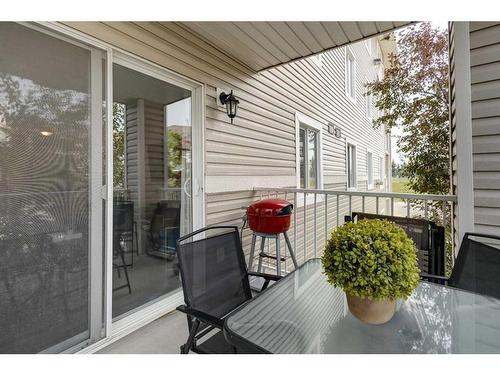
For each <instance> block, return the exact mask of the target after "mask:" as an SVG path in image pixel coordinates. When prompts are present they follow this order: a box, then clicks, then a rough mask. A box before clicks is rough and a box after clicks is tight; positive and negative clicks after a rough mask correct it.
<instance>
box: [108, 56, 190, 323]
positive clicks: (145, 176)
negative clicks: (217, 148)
mask: <svg viewBox="0 0 500 375" xmlns="http://www.w3.org/2000/svg"><path fill="white" fill-rule="evenodd" d="M113 85H114V86H113V97H114V100H115V102H116V103H120V106H122V107H123V108H124V114H125V115H124V119H123V120H121V121H122V122H124V128H125V133H126V135H125V145H124V148H125V161H124V163H123V164H115V170H116V169H117V168H124V170H123V174H124V179H125V182H126V187H127V191H126V194H125V199H122V198H121V197H120V196H118V195H117V196H116V197H115V201H114V209H113V214H114V220H113V267H114V268H113V312H112V316H113V318H116V319H118V318H120V317H123V316H125V315H126V314H129V313H130V312H132V311H135V309H137V308H141V307H142V306H144V305H146V304H149V303H151V302H152V301H155V300H156V299H158V298H161V297H162V296H164V295H166V294H167V293H170V292H172V291H174V290H176V289H177V288H179V286H180V282H179V275H178V268H177V258H176V252H175V244H176V241H177V239H178V238H179V236H182V235H184V234H187V233H189V232H191V231H192V225H191V223H192V217H191V213H192V201H191V196H192V193H191V191H192V185H191V170H192V169H191V168H192V164H191V163H192V162H191V131H192V127H191V112H192V101H191V92H190V91H188V90H184V89H182V88H180V87H178V86H175V85H173V84H170V83H168V82H165V81H163V80H159V79H157V78H154V77H151V76H149V75H146V74H143V73H141V72H138V71H135V70H133V69H130V68H127V67H125V66H122V65H119V64H116V63H115V64H113ZM139 127H140V128H139ZM139 137H140V138H139ZM138 143H139V144H142V145H143V148H142V150H141V149H140V148H138V147H137V144H138ZM138 171H139V172H140V173H138Z"/></svg>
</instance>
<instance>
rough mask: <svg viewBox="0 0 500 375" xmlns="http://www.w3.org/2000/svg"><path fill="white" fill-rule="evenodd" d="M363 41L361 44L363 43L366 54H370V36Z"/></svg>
mask: <svg viewBox="0 0 500 375" xmlns="http://www.w3.org/2000/svg"><path fill="white" fill-rule="evenodd" d="M363 42H364V43H363V44H364V45H365V48H366V50H367V51H368V55H369V56H371V55H372V45H373V43H372V40H371V38H370V39H365V40H364V41H363Z"/></svg>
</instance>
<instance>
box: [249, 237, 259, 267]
mask: <svg viewBox="0 0 500 375" xmlns="http://www.w3.org/2000/svg"><path fill="white" fill-rule="evenodd" d="M256 239H257V236H256V235H255V233H254V234H252V246H251V247H250V258H248V270H249V271H251V270H252V265H253V257H254V254H255V241H256Z"/></svg>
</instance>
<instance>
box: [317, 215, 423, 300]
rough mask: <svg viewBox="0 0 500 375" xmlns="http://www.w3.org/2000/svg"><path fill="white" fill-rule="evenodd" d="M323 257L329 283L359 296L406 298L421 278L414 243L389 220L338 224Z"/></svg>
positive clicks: (380, 298) (378, 298) (347, 292)
mask: <svg viewBox="0 0 500 375" xmlns="http://www.w3.org/2000/svg"><path fill="white" fill-rule="evenodd" d="M321 260H322V263H323V268H324V273H325V275H326V276H327V279H328V282H329V283H330V284H333V285H334V286H337V287H340V288H342V289H343V290H344V291H345V292H346V294H350V295H353V296H357V297H359V298H368V299H370V300H375V301H381V300H384V299H386V298H388V299H393V300H395V299H398V298H401V299H406V298H408V297H409V296H410V295H411V293H412V291H413V290H414V289H415V288H416V287H417V284H418V281H419V273H420V270H419V268H418V264H417V249H416V247H415V243H414V242H413V241H412V240H411V239H410V238H409V237H408V235H407V234H406V233H405V231H404V230H403V229H402V228H400V227H398V226H397V225H396V224H394V223H392V222H390V221H387V220H379V219H375V220H368V219H365V220H360V221H358V222H357V223H352V222H350V223H346V224H344V225H342V226H340V227H338V228H337V229H336V230H335V231H333V232H332V234H331V236H330V239H329V240H328V242H327V244H326V248H325V252H324V254H323V256H322V258H321Z"/></svg>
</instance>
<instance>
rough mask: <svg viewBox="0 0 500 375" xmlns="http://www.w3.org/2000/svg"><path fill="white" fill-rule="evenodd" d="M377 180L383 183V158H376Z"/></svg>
mask: <svg viewBox="0 0 500 375" xmlns="http://www.w3.org/2000/svg"><path fill="white" fill-rule="evenodd" d="M378 178H379V180H380V181H381V182H383V181H384V158H383V157H382V156H379V157H378Z"/></svg>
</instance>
